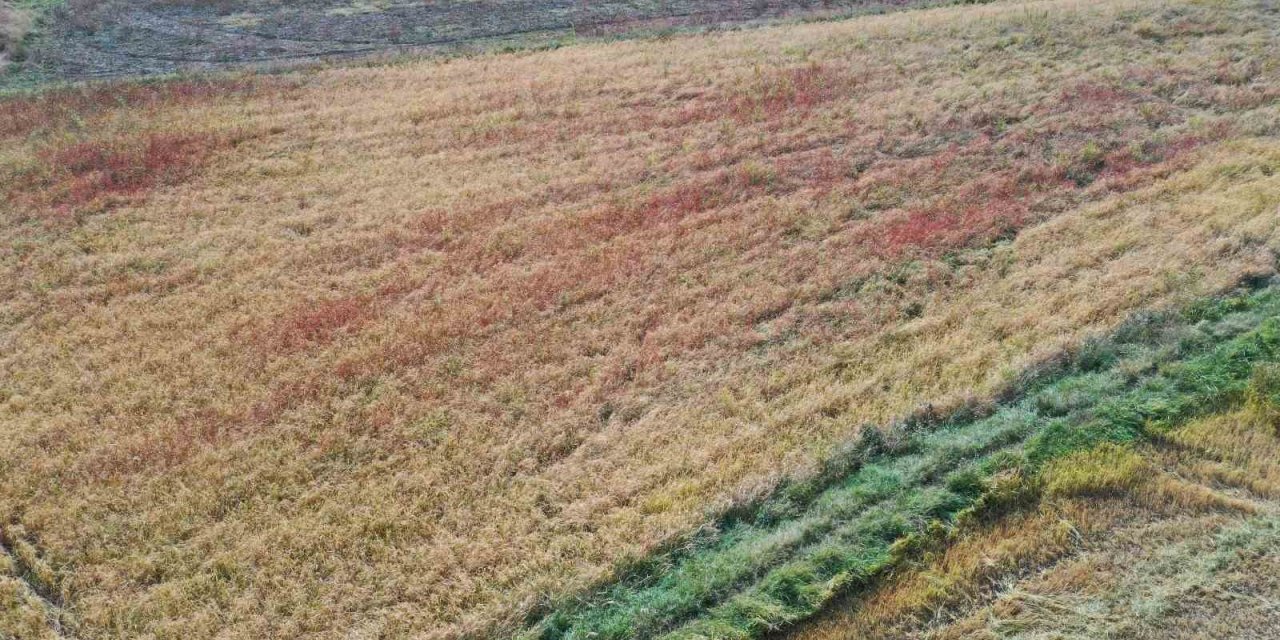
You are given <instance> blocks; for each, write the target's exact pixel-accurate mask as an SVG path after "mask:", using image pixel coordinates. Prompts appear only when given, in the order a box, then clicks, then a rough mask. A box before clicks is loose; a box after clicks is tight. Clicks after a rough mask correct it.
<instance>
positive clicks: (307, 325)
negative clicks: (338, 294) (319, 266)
mask: <svg viewBox="0 0 1280 640" xmlns="http://www.w3.org/2000/svg"><path fill="white" fill-rule="evenodd" d="M373 315H374V305H373V299H372V298H370V297H368V296H357V297H352V298H341V299H338V300H321V301H317V302H310V303H307V304H304V305H301V306H299V307H296V308H294V309H293V310H291V311H289V312H288V313H286V314H284V315H283V316H281V317H279V318H277V319H276V320H275V321H274V322H272V323H271V324H270V326H269V327H268V328H266V329H265V330H263V331H261V332H260V333H259V334H258V336H256V340H257V341H258V343H259V344H261V345H262V346H263V347H264V348H265V349H266V350H268V351H271V352H276V353H282V352H283V353H287V352H292V351H297V350H300V349H304V348H307V347H314V346H318V345H323V344H328V343H329V342H332V341H333V340H335V339H336V338H338V337H339V336H341V335H343V334H350V333H354V332H356V331H357V330H359V329H360V327H361V326H363V325H364V324H365V323H366V322H368V321H369V320H370V319H372V317H373Z"/></svg>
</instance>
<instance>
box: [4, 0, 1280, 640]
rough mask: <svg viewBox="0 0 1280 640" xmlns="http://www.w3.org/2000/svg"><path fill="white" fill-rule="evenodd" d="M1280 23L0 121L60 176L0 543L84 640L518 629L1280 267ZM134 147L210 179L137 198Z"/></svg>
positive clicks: (495, 63) (770, 54) (904, 26)
mask: <svg viewBox="0 0 1280 640" xmlns="http://www.w3.org/2000/svg"><path fill="white" fill-rule="evenodd" d="M1275 20H1276V16H1275V13H1274V10H1273V8H1270V7H1267V6H1266V5H1262V4H1257V5H1255V4H1249V3H1196V2H1185V3H1184V2H1178V1H1173V0H1136V1H1134V2H1129V3H1121V4H1116V3H1110V2H1093V1H1079V0H1051V1H1048V2H1034V3H1020V4H1012V5H994V6H986V7H978V8H955V9H946V10H938V11H928V12H920V13H912V14H904V15H898V16H890V17H883V18H874V19H861V20H855V21H849V22H839V23H829V24H816V25H806V26H791V27H785V28H774V29H761V30H758V31H751V32H745V33H734V34H723V35H714V36H707V37H698V38H687V39H675V40H671V41H654V42H629V43H617V44H601V45H590V46H582V47H573V48H568V49H563V50H557V51H552V52H542V53H534V54H527V55H505V56H490V57H480V58H475V59H466V60H456V61H451V62H447V63H445V62H411V63H405V64H399V65H394V66H385V67H376V68H350V69H334V70H327V71H322V72H318V73H314V74H310V75H306V76H300V77H297V78H296V79H295V80H293V81H291V82H290V83H288V86H283V87H278V88H276V89H268V90H264V91H261V92H247V93H244V94H241V95H237V96H235V97H233V98H227V99H224V100H212V99H198V100H185V99H184V100H170V101H161V102H158V103H155V104H150V105H149V106H148V107H147V108H145V109H141V108H139V109H128V108H123V109H122V108H115V107H110V108H104V109H102V110H100V111H96V112H94V113H93V114H91V115H90V116H89V117H88V121H89V122H90V123H91V126H90V127H86V128H80V125H78V124H77V123H76V121H74V120H71V121H69V123H68V124H58V125H57V126H54V127H53V131H52V132H49V131H40V130H38V127H37V128H36V130H30V129H22V130H15V131H12V132H8V133H6V134H5V135H6V136H7V137H5V138H4V140H3V143H2V146H0V176H9V177H12V176H29V175H34V174H32V173H31V172H41V171H43V172H45V173H40V174H39V175H42V176H44V177H43V178H42V179H43V180H46V183H43V184H48V185H52V187H50V188H49V189H47V190H43V191H42V190H36V191H32V190H29V189H25V187H23V186H22V185H20V184H18V183H16V182H15V183H13V184H15V185H17V186H16V187H15V188H13V189H12V190H11V191H10V195H11V198H10V199H8V200H7V201H6V204H5V205H0V216H2V219H3V237H4V252H3V254H2V255H0V268H2V269H3V271H4V274H3V277H2V278H0V298H2V299H3V301H2V302H0V320H2V321H3V328H2V329H0V345H3V348H0V371H2V372H3V374H2V375H3V377H2V380H3V382H0V385H2V386H0V401H2V402H3V404H2V405H0V434H2V435H3V438H0V474H3V476H4V477H5V478H6V479H7V481H6V482H5V483H4V485H3V486H2V487H0V526H4V527H5V528H6V530H8V529H9V528H11V525H12V524H15V523H21V525H22V527H23V531H24V533H23V536H24V537H25V538H26V539H28V540H29V542H30V543H32V544H33V545H35V546H36V547H37V548H38V549H39V550H40V552H41V554H43V556H44V557H45V559H46V561H47V563H48V564H49V566H50V567H52V571H54V572H55V574H56V581H57V583H58V585H57V586H58V589H59V590H60V591H61V592H62V593H65V594H66V608H67V611H68V612H69V614H70V615H72V616H73V617H74V618H75V623H76V624H75V631H76V635H77V637H83V638H95V637H117V636H124V637H156V638H167V637H174V638H189V637H215V636H219V637H234V638H251V637H252V638H260V637H298V636H300V635H314V636H318V637H348V636H350V637H378V636H379V634H381V635H383V636H389V637H399V636H421V637H456V636H462V635H481V634H487V633H496V632H497V631H496V630H500V629H503V628H505V626H506V625H509V624H511V623H513V622H514V621H517V620H518V619H519V617H520V616H521V615H522V614H523V613H524V612H527V611H529V610H530V609H531V608H533V607H535V606H537V605H539V604H540V603H542V602H544V601H545V600H546V599H547V598H549V597H552V596H555V595H559V594H564V593H569V592H572V591H573V590H576V589H580V588H582V587H584V586H586V585H588V584H591V583H592V582H593V581H595V580H598V579H600V578H603V577H605V576H607V575H608V574H609V572H610V571H611V568H612V567H614V566H615V563H617V562H618V561H620V560H622V559H625V558H628V557H632V556H635V555H638V554H642V553H644V552H645V551H646V550H647V549H650V548H651V547H652V546H653V545H655V544H657V543H658V542H660V541H662V540H663V539H665V538H667V537H668V536H670V535H672V534H676V533H679V532H682V531H685V530H687V529H688V528H689V527H692V526H696V525H697V524H698V523H700V522H702V521H703V520H704V518H705V516H706V513H707V512H708V511H709V510H710V511H714V510H715V509H717V508H719V507H721V506H724V505H726V504H728V503H729V502H730V501H732V500H734V499H736V498H740V497H742V496H749V495H754V494H757V493H759V492H760V491H762V490H765V489H766V488H767V487H769V486H771V484H772V483H773V482H775V481H776V480H777V479H778V478H779V477H782V476H784V475H788V474H793V473H804V472H805V469H807V468H809V466H810V465H811V464H812V463H813V462H814V461H816V460H818V459H821V458H822V457H823V455H824V452H825V451H827V450H828V449H829V447H831V446H832V445H833V444H835V443H838V442H841V441H842V440H844V439H846V438H849V437H850V436H852V435H854V434H855V433H856V432H857V430H858V429H859V428H861V425H864V424H867V423H881V422H885V421H887V420H890V419H892V418H894V417H897V416H901V415H903V414H905V413H907V412H909V411H911V410H913V409H915V408H917V407H918V406H920V405H922V404H925V403H933V404H935V405H938V406H947V405H949V404H952V403H955V402H958V401H960V400H963V399H965V398H968V397H973V396H978V397H981V396H984V395H987V394H990V393H992V392H993V391H995V390H997V389H999V388H1001V387H1002V386H1004V385H1005V384H1007V383H1008V382H1009V381H1010V380H1011V379H1012V378H1013V377H1014V376H1016V375H1017V373H1018V372H1019V371H1021V370H1023V369H1024V368H1025V367H1027V366H1029V365H1031V364H1033V363H1035V362H1037V361H1039V360H1041V359H1043V358H1045V357H1048V356H1050V355H1052V354H1054V353H1056V352H1058V351H1060V350H1061V349H1062V348H1064V347H1067V346H1069V345H1071V344H1072V343H1074V342H1075V341H1077V340H1079V339H1080V338H1081V337H1082V336H1084V335H1086V334H1089V333H1092V332H1097V331H1103V330H1106V329H1107V328H1109V327H1111V326H1113V325H1115V324H1116V323H1117V322H1119V321H1120V320H1121V319H1122V318H1123V317H1125V315H1126V314H1128V313H1131V312H1133V311H1135V310H1139V309H1142V308H1146V307H1150V306H1154V305H1161V304H1166V303H1170V302H1174V301H1178V300H1185V299H1188V298H1190V297H1193V296H1199V295H1203V294H1206V293H1209V292H1213V291H1216V290H1219V289H1222V288H1224V287H1226V286H1229V285H1230V284H1232V283H1234V282H1236V281H1238V280H1239V279H1240V278H1241V277H1243V276H1246V275H1250V274H1255V275H1256V274H1265V273H1271V272H1272V271H1273V270H1274V268H1275V251H1276V250H1277V249H1278V248H1280V232H1278V231H1277V224H1278V222H1277V220H1278V217H1277V215H1276V208H1277V205H1278V204H1280V175H1276V173H1277V169H1280V144H1277V143H1276V142H1275V141H1274V140H1273V139H1272V138H1269V137H1266V136H1269V135H1271V134H1274V133H1275V131H1276V127H1277V125H1278V123H1280V112H1278V111H1277V108H1276V104H1275V102H1276V100H1275V99H1276V96H1277V95H1280V94H1278V93H1277V92H1280V85H1277V84H1276V83H1274V82H1273V81H1272V78H1274V77H1275V74H1274V73H1271V72H1274V71H1275V69H1276V68H1277V58H1276V55H1277V52H1276V50H1275V43H1274V42H1273V37H1272V34H1271V32H1270V31H1268V30H1267V28H1266V25H1269V24H1274V21H1275ZM1259 25H1261V26H1259ZM1135 87H1138V88H1135ZM1142 87H1145V88H1142ZM175 134H176V135H180V136H181V137H179V138H167V137H157V136H164V135H175ZM77 136H79V137H77ZM140 136H141V137H140ZM146 136H152V137H150V138H148V137H146ZM66 137H71V138H72V139H73V140H72V142H68V141H67V140H66V139H65V138H66ZM1223 139H1230V140H1231V141H1226V142H1224V141H1222V140H1223ZM136 140H144V141H147V142H146V144H148V145H154V144H161V145H162V148H164V149H169V150H171V151H172V154H173V155H172V158H173V162H174V163H175V164H178V165H180V170H177V171H174V172H167V171H165V172H164V173H163V174H162V175H159V176H158V177H153V176H151V175H150V174H147V175H141V176H139V175H133V174H128V173H127V172H126V173H121V174H120V175H118V176H117V174H116V173H113V172H115V171H116V169H115V167H116V166H117V165H123V166H126V167H128V166H132V165H131V164H130V163H131V162H136V158H137V157H138V154H139V153H140V152H139V151H138V150H139V149H142V148H151V147H144V146H139V145H140V144H142V143H137V142H136ZM191 141H199V144H195V143H193V142H191ZM76 145H80V146H76ZM193 145H194V146H193ZM102 149H107V150H106V151H103V150H102ZM144 155H145V154H144ZM165 157H170V156H165ZM60 158H71V159H73V162H72V164H74V165H75V167H80V168H81V169H83V170H81V169H77V168H74V167H73V168H72V169H70V170H68V171H61V169H63V168H66V166H69V165H60V164H58V163H59V162H61V161H60V160H59V159H60ZM51 162H52V163H53V164H50V163H51ZM77 163H78V164H77ZM160 169H162V168H157V171H160ZM104 176H107V177H108V178H110V179H106V178H104ZM117 178H118V179H117ZM1014 232H1017V235H1016V237H1014V238H1013V239H1012V240H1011V241H1009V240H1008V236H1010V235H1012V234H1013V233H1014Z"/></svg>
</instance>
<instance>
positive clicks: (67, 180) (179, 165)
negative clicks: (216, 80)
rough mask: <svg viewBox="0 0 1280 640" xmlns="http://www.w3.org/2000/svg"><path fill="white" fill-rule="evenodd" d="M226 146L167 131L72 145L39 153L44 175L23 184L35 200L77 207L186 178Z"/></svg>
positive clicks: (223, 142) (224, 141)
mask: <svg viewBox="0 0 1280 640" xmlns="http://www.w3.org/2000/svg"><path fill="white" fill-rule="evenodd" d="M228 143H229V141H228V140H227V139H226V138H224V137H220V136H215V135H212V134H173V133H154V134H149V135H146V136H143V137H140V138H122V139H114V140H89V141H85V142H77V143H74V144H71V145H68V146H65V147H61V148H56V149H52V150H50V151H47V152H45V153H42V154H41V155H40V159H41V160H42V162H43V164H44V165H45V166H44V172H43V173H44V175H43V176H42V178H39V179H35V180H32V181H31V182H30V183H29V185H28V186H29V188H31V189H30V190H32V191H35V192H36V193H35V194H32V196H33V199H34V200H36V201H37V202H39V201H43V202H44V203H45V204H49V205H52V206H54V207H57V208H64V209H65V208H77V207H83V206H85V205H88V204H90V203H93V202H96V201H99V200H100V199H102V198H104V197H108V196H132V195H137V194H139V193H142V192H145V191H149V190H151V189H154V188H156V187H159V186H163V185H171V184H176V183H178V182H181V181H183V180H186V179H187V178H189V177H190V176H191V175H192V174H193V173H194V172H195V169H196V168H197V167H199V166H200V165H201V164H203V162H204V161H205V159H206V158H207V157H208V156H209V155H210V154H211V153H212V152H213V151H214V150H215V149H217V148H219V147H222V146H225V145H227V144H228ZM18 188H19V189H21V187H18Z"/></svg>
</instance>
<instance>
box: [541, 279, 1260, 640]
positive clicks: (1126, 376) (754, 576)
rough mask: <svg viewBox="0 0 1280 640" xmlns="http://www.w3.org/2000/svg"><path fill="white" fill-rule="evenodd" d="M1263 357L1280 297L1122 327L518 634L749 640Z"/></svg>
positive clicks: (1212, 402)
mask: <svg viewBox="0 0 1280 640" xmlns="http://www.w3.org/2000/svg"><path fill="white" fill-rule="evenodd" d="M1277 356H1280V288H1276V287H1271V288H1267V289H1264V290H1262V291H1260V292H1257V293H1253V294H1248V295H1244V296H1239V297H1233V298H1228V299H1223V300H1219V301H1216V302H1213V303H1208V304H1205V305H1199V306H1195V307H1192V308H1190V309H1187V310H1184V311H1181V312H1178V313H1167V314H1163V315H1155V316H1147V317H1142V318H1139V319H1136V320H1134V321H1131V322H1130V323H1129V324H1127V325H1126V326H1125V327H1123V328H1122V329H1121V331H1120V332H1118V333H1117V334H1116V335H1115V336H1114V337H1113V338H1111V339H1110V340H1106V341H1098V342H1094V343H1091V344H1089V345H1087V346H1086V347H1085V348H1084V349H1082V350H1081V352H1080V353H1079V354H1077V356H1076V359H1075V362H1074V363H1073V364H1072V365H1071V366H1070V367H1068V368H1067V369H1066V371H1064V372H1063V374H1061V375H1059V376H1056V379H1048V380H1044V381H1039V382H1037V383H1036V384H1035V385H1034V387H1033V388H1032V389H1031V390H1030V391H1029V393H1028V394H1027V396H1026V397H1025V398H1024V399H1022V400H1020V401H1018V402H1015V403H1013V404H1010V405H1007V406H1004V407H1001V408H999V409H997V410H996V411H995V412H994V413H993V414H992V415H991V416H989V417H987V418H983V419H979V420H964V419H961V420H960V421H953V422H950V423H946V424H943V425H942V426H941V427H940V428H938V429H937V430H935V431H925V432H923V433H920V432H916V429H914V428H911V427H907V426H899V427H898V428H897V429H896V430H892V431H891V432H890V434H889V435H888V436H876V437H872V438H868V443H867V444H862V445H860V446H859V448H858V449H857V450H858V452H859V453H860V454H861V455H863V456H866V457H867V458H868V461H867V463H866V464H865V465H857V463H856V462H854V463H852V464H854V466H857V467H858V468H857V470H856V471H855V472H853V473H852V474H850V475H849V476H848V477H847V478H843V479H840V480H839V481H838V482H836V483H834V484H833V485H832V486H830V487H827V488H825V489H823V490H822V491H820V492H819V493H818V494H817V496H816V498H815V499H813V500H812V501H807V502H806V501H804V500H797V499H796V498H797V497H799V496H797V495H795V494H790V495H789V494H788V492H786V491H784V492H783V493H782V494H781V495H780V496H778V497H775V498H771V499H769V500H767V501H765V502H764V503H763V504H762V505H760V507H759V509H758V510H757V512H756V513H755V514H754V516H753V517H751V518H748V519H746V520H744V521H742V522H730V523H728V524H727V525H725V526H723V527H722V528H721V529H720V530H718V531H711V532H704V533H702V534H699V535H698V536H695V538H694V539H693V540H692V541H690V543H689V544H688V545H687V546H686V547H684V548H682V549H680V550H678V551H676V552H673V553H672V554H671V555H670V556H669V557H667V558H657V559H653V560H650V561H649V563H648V564H649V566H648V567H647V568H646V569H644V570H642V571H636V573H635V575H633V576H632V577H631V578H630V579H628V580H625V581H623V582H621V583H619V584H617V585H614V586H613V587H610V588H608V589H605V590H603V591H601V592H600V593H598V594H596V595H594V596H591V597H589V598H588V599H587V600H586V604H585V605H583V604H569V605H567V606H566V609H565V610H563V611H562V612H557V613H556V614H552V615H551V616H549V617H548V618H546V619H545V620H543V621H542V622H541V623H540V624H539V625H538V626H537V627H536V628H535V629H534V630H533V631H531V632H530V633H529V634H528V637H537V638H588V637H590V638H646V637H667V638H673V639H674V638H706V637H712V638H749V637H759V636H760V635H761V634H763V633H764V632H766V631H769V630H771V629H775V628H777V627H779V626H782V625H785V624H788V623H793V622H795V621H797V620H800V619H803V618H804V617H806V616H808V615H811V614H813V613H815V612H816V611H818V610H819V609H820V608H821V607H822V606H823V605H825V604H826V603H827V602H828V601H830V600H831V599H832V598H833V597H834V596H836V595H839V594H841V593H847V592H849V591H851V590H855V589H859V588H863V587H867V586H872V585H874V584H875V583H876V580H877V579H878V577H879V576H880V575H881V574H882V573H883V572H884V571H885V570H886V569H888V568H889V567H891V566H893V564H894V563H895V561H897V560H898V559H900V557H901V554H900V553H898V552H897V551H899V550H900V549H901V548H902V546H903V541H904V540H909V539H910V538H911V537H912V536H915V535H919V534H921V533H923V532H924V531H926V530H927V528H928V527H929V526H933V525H934V523H938V522H941V523H947V522H950V521H951V520H953V518H954V517H955V515H956V514H958V513H960V512H961V511H962V510H963V509H965V508H967V507H969V506H971V505H973V504H974V502H975V500H977V499H978V498H979V497H980V496H982V495H983V492H984V490H985V489H987V488H988V486H989V483H990V479H991V478H992V477H993V476H994V475H995V474H997V473H1001V472H1006V473H1007V472H1008V471H1009V470H1011V469H1021V470H1023V471H1025V472H1029V473H1033V472H1034V471H1035V470H1036V469H1038V468H1040V467H1041V466H1043V465H1044V464H1046V463H1048V462H1049V461H1052V460H1056V459H1060V458H1062V457H1063V456H1066V455H1068V454H1070V453H1072V452H1076V451H1081V450H1087V449H1089V448H1091V447H1094V446H1097V445H1098V444H1100V443H1104V442H1120V443H1123V442H1132V441H1135V440H1139V439H1141V438H1143V437H1144V435H1145V434H1147V433H1159V432H1160V431H1161V430H1164V429H1167V428H1169V427H1170V426H1171V425H1174V424H1176V423H1178V422H1180V421H1183V420H1185V419H1187V418H1188V417H1190V416H1193V415H1196V414H1198V413H1204V412H1210V411H1213V410H1215V409H1219V408H1222V407H1224V406H1226V404H1227V403H1229V402H1231V401H1233V400H1235V399H1238V398H1239V397H1241V396H1242V394H1243V392H1244V390H1245V385H1246V384H1247V382H1248V381H1249V379H1250V376H1251V375H1252V373H1253V371H1254V370H1255V367H1256V366H1257V365H1259V364H1260V363H1263V362H1267V361H1272V360H1274V359H1276V357H1277ZM1138 363H1141V364H1140V366H1135V365H1138ZM868 433H877V432H874V431H873V432H868ZM881 449H887V450H888V451H887V452H885V453H880V452H879V450H881ZM800 495H803V494H800Z"/></svg>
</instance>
